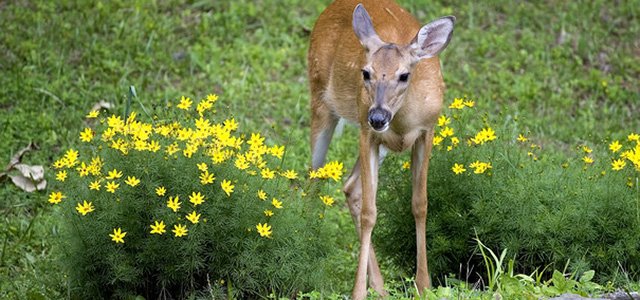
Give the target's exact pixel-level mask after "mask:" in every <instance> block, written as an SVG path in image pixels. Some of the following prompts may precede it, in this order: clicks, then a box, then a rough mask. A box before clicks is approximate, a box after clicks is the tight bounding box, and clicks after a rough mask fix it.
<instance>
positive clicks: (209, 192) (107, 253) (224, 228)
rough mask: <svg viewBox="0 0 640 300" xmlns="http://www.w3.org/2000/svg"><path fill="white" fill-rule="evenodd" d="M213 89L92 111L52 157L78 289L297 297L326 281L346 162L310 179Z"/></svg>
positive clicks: (83, 293)
mask: <svg viewBox="0 0 640 300" xmlns="http://www.w3.org/2000/svg"><path fill="white" fill-rule="evenodd" d="M216 101H217V96H215V95H209V96H207V97H206V98H205V99H202V100H201V101H200V102H199V103H198V104H197V105H196V104H194V103H193V101H192V100H191V99H190V98H186V97H182V98H181V99H180V101H179V103H177V105H175V107H172V106H171V105H167V106H166V107H162V108H160V109H158V110H157V111H152V112H150V113H149V112H147V115H148V116H150V117H149V118H148V119H149V120H148V121H147V122H145V121H143V120H142V118H141V117H140V116H139V115H138V114H136V113H135V112H131V113H130V114H127V115H126V117H125V118H121V117H120V116H116V115H112V116H110V117H108V118H103V117H101V116H100V115H99V114H100V113H99V112H98V111H92V112H90V113H89V115H88V116H87V124H88V126H87V127H86V128H85V129H84V130H83V131H82V132H81V133H80V137H79V138H80V140H79V143H80V144H79V145H78V146H77V148H70V149H68V150H66V152H65V154H64V156H63V157H61V158H60V159H58V160H57V161H55V163H54V165H53V168H54V169H55V171H56V175H55V177H56V181H55V182H56V183H55V185H54V188H53V191H52V192H51V193H50V194H49V202H50V203H52V204H53V205H55V206H56V211H57V214H58V215H59V222H60V225H61V228H62V230H61V232H62V233H61V235H60V241H59V247H58V248H57V251H58V252H59V254H60V262H61V264H62V266H63V268H64V270H65V272H66V275H68V278H69V286H70V288H69V293H70V295H72V296H73V298H84V299H86V298H93V297H100V298H111V297H117V298H122V297H127V296H132V295H142V296H144V297H145V298H185V297H188V296H194V295H195V296H197V295H199V294H200V293H206V294H207V295H210V296H211V295H213V296H214V297H217V296H220V295H227V296H229V297H236V298H246V297H257V296H258V295H269V294H274V295H281V296H291V295H295V294H296V293H298V292H299V291H304V290H311V289H319V290H322V289H323V288H325V287H328V286H330V284H331V281H330V278H329V277H328V276H327V275H328V271H330V269H331V268H332V265H331V263H330V262H329V261H328V260H327V259H326V258H327V257H328V256H329V255H331V249H332V241H331V238H332V236H334V234H333V232H334V230H335V229H334V228H333V227H332V226H330V224H327V222H325V219H324V216H325V214H327V213H331V206H332V204H333V198H331V197H330V194H328V195H327V194H323V191H328V190H334V189H335V187H330V186H329V185H327V184H326V182H327V179H334V180H335V181H338V180H339V179H340V177H341V176H342V164H341V163H337V162H331V163H329V164H327V166H325V167H324V168H321V169H320V170H319V171H318V172H314V174H312V175H313V177H317V178H319V179H317V180H315V181H309V180H304V179H301V176H300V175H299V173H298V172H297V171H295V170H291V169H287V168H285V164H284V163H285V160H284V158H285V156H286V150H285V147H284V146H281V145H268V142H266V141H265V138H264V137H263V136H262V135H261V134H260V133H250V134H243V133H240V132H239V127H240V126H239V124H238V122H237V121H236V120H235V119H234V118H233V117H230V116H228V115H226V114H222V113H221V112H216V105H215V104H216Z"/></svg>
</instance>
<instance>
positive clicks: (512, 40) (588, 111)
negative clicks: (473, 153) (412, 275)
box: [0, 0, 640, 298]
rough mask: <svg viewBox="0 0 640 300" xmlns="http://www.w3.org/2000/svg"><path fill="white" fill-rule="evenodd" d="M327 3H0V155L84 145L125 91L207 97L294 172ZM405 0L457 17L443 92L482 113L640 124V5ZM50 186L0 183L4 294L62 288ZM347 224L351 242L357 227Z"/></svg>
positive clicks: (536, 125) (593, 125)
mask: <svg viewBox="0 0 640 300" xmlns="http://www.w3.org/2000/svg"><path fill="white" fill-rule="evenodd" d="M328 2H329V1H319V0H314V1H299V0H284V1H278V2H273V1H228V2H227V1H197V0H194V1H144V0H137V1H123V0H121V1H103V2H97V3H94V2H93V1H80V0H76V1H72V0H68V1H26V0H22V1H11V2H3V3H0V28H2V34H0V128H2V130H1V131H0V141H2V143H0V154H2V155H1V158H2V161H3V162H8V160H9V158H10V157H11V156H12V155H13V153H15V152H17V151H18V150H19V149H20V148H22V147H24V146H26V145H27V144H28V143H29V142H30V141H34V142H36V143H37V144H38V145H39V146H40V150H39V151H36V152H33V153H30V154H28V155H27V156H25V158H24V161H25V162H26V163H29V164H43V165H49V164H50V163H51V162H52V159H53V157H58V156H59V155H60V151H61V149H62V148H63V147H65V146H67V145H72V144H76V143H78V142H79V140H78V138H77V136H78V131H79V130H80V129H81V127H82V126H83V116H84V115H85V114H86V112H88V111H89V110H90V109H91V107H92V106H93V104H94V103H96V102H98V101H101V100H106V101H108V102H112V103H114V104H115V109H114V110H113V112H115V113H122V112H123V111H124V106H125V105H124V103H125V101H126V95H127V91H128V87H129V86H130V85H133V86H135V87H136V90H137V92H138V96H139V98H138V101H137V102H135V103H134V106H135V108H136V109H137V110H143V108H144V107H154V106H157V105H164V103H165V102H166V101H175V99H177V98H178V97H179V96H181V95H187V96H192V97H197V96H202V95H204V94H206V93H209V92H214V93H217V94H219V95H220V97H221V99H224V100H226V101H225V103H227V104H228V105H229V106H230V111H233V112H234V113H235V114H236V115H235V117H236V118H238V119H241V120H242V124H244V126H245V127H246V128H251V129H252V130H259V131H262V132H264V133H266V134H267V138H268V139H270V140H272V141H273V142H276V143H279V144H285V145H287V146H288V153H287V159H289V160H290V163H291V166H292V167H297V168H300V169H302V168H304V167H305V166H307V165H308V161H309V154H308V152H309V149H308V148H309V146H308V144H307V142H306V141H307V140H308V133H309V130H308V125H309V113H308V91H307V84H306V66H305V55H306V49H307V42H308V41H307V40H308V35H309V31H310V30H311V28H312V26H313V22H314V20H315V18H317V16H318V15H319V13H320V12H321V11H322V9H324V7H326V5H327V4H328ZM399 2H401V3H402V4H403V5H404V6H405V7H406V8H407V9H408V10H409V11H411V12H413V13H414V15H416V16H417V17H418V18H419V19H420V20H422V21H423V22H426V21H428V20H431V19H434V18H436V17H438V16H441V15H447V14H453V15H455V16H456V17H457V20H458V21H457V25H456V29H455V33H454V38H453V40H452V42H451V44H450V45H449V48H448V49H447V50H446V51H445V52H444V53H443V55H442V56H441V58H442V61H443V67H444V69H443V70H444V76H445V82H446V83H447V87H448V90H447V93H446V101H448V102H450V101H451V100H452V99H453V97H460V96H462V95H468V96H469V97H471V98H472V99H474V100H476V103H477V105H478V107H479V108H480V109H481V110H482V111H487V112H489V113H488V115H487V116H486V117H487V118H489V119H491V120H494V121H496V120H498V121H499V122H500V120H509V119H518V120H519V124H520V125H521V126H522V128H521V129H522V131H523V132H528V133H529V135H530V136H533V137H535V138H536V139H537V140H539V141H542V146H543V147H545V148H548V149H552V150H553V151H558V152H563V151H568V149H570V148H572V147H574V146H575V145H576V144H577V143H579V142H601V141H603V140H606V139H609V138H622V137H624V136H626V134H628V132H629V131H632V130H637V129H638V128H640V119H639V118H638V117H637V114H638V111H640V102H639V101H638V100H639V97H640V90H639V87H638V85H637V79H638V78H640V64H638V63H637V62H638V60H639V58H640V53H639V52H638V50H637V49H638V38H637V37H638V35H639V34H640V23H638V22H637V21H636V20H638V16H639V13H640V5H639V4H640V3H639V2H638V1H621V2H620V3H618V4H617V5H610V4H609V3H608V2H606V1H574V2H558V1H545V2H513V1H494V2H491V3H488V4H487V3H483V4H482V5H480V4H475V3H469V2H467V1H457V0H456V1H438V2H435V3H434V2H429V3H426V2H424V1H417V0H416V1H409V0H406V1H399ZM355 134H356V129H354V128H352V127H347V128H346V129H345V132H344V134H343V135H342V136H341V137H338V138H336V139H335V141H334V144H333V145H332V148H331V150H330V154H329V155H330V157H329V158H330V159H338V160H341V161H345V165H346V166H349V165H351V164H352V163H353V161H354V160H355V157H354V149H355V147H356V145H357V144H356V141H355V139H353V138H350V137H353V136H355ZM44 195H45V194H44V193H34V194H27V193H24V192H21V191H19V190H18V189H17V188H15V187H14V186H12V185H11V184H10V183H8V182H6V181H5V182H4V184H2V185H1V186H0V199H4V201H2V203H0V215H1V218H2V221H1V222H2V224H3V226H2V232H1V234H2V235H1V236H0V242H1V243H2V248H1V249H2V253H1V254H0V282H1V283H0V290H1V291H2V292H0V295H3V296H4V295H7V296H12V297H16V296H18V295H31V296H32V297H33V298H38V297H40V296H43V297H53V298H56V297H58V296H60V295H61V293H63V291H64V285H65V280H64V278H63V277H61V275H60V274H58V273H57V272H56V270H55V268H54V267H53V265H52V264H51V253H50V249H51V248H50V244H51V241H52V240H53V239H55V238H56V230H57V229H56V224H55V222H54V220H53V219H52V218H51V215H50V211H51V210H50V208H49V207H48V206H47V205H45V204H44V203H45V200H44V199H45V196H44ZM347 220H348V217H347ZM342 223H343V224H341V225H343V226H344V227H345V229H344V230H345V232H348V233H349V234H352V236H350V237H349V238H348V239H349V240H351V241H352V242H351V243H353V242H355V234H354V231H353V229H352V227H351V224H350V223H349V222H348V221H345V222H342ZM345 247H347V248H348V246H345ZM351 259H352V258H350V257H345V263H352V262H351Z"/></svg>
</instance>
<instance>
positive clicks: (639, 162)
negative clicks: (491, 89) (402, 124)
mask: <svg viewBox="0 0 640 300" xmlns="http://www.w3.org/2000/svg"><path fill="white" fill-rule="evenodd" d="M466 101H467V103H468V104H469V105H467V106H465V105H464V104H463V103H465V100H461V99H456V101H454V103H453V104H452V106H451V107H449V110H446V111H445V114H444V115H443V117H441V119H440V122H439V126H438V127H437V132H436V139H435V141H434V145H435V146H434V151H433V155H432V159H431V166H430V174H429V183H428V187H429V188H428V193H429V210H428V218H427V222H428V223H427V241H428V255H429V265H430V271H431V272H432V274H433V275H437V277H438V278H439V279H443V276H445V275H447V274H459V275H461V276H471V277H472V278H473V277H475V274H477V273H482V272H481V270H484V267H482V266H480V265H481V264H482V261H481V258H480V257H479V256H478V255H477V254H478V252H477V245H476V243H475V242H473V240H474V238H475V233H476V232H477V235H478V238H479V239H480V240H482V241H483V243H484V244H485V245H486V246H487V247H488V248H490V249H508V251H509V253H510V254H513V255H515V257H516V260H515V261H516V262H517V263H516V266H515V269H516V271H519V272H523V273H527V274H529V273H531V272H533V271H534V270H535V269H537V268H540V269H542V268H544V267H545V266H548V265H551V268H549V270H553V269H554V268H560V269H562V267H563V266H564V265H565V264H567V262H569V269H570V270H571V271H574V272H577V274H581V273H582V272H585V271H587V270H590V269H593V270H595V271H596V274H598V276H599V279H600V280H609V279H614V280H615V279H616V276H618V275H620V271H624V272H626V273H627V274H628V275H631V277H632V278H638V276H639V275H640V245H639V244H638V243H637V241H638V240H639V239H640V192H639V189H638V177H639V175H640V138H639V137H638V135H637V134H634V133H631V134H630V135H629V136H628V137H626V138H625V139H619V140H615V141H606V142H604V143H603V144H602V145H592V146H593V149H592V148H591V147H589V146H587V145H578V146H577V147H576V150H572V151H570V153H554V152H551V151H547V150H546V149H543V148H542V146H541V145H540V144H539V143H534V142H533V141H532V139H533V138H529V137H526V136H525V135H526V134H525V133H524V132H522V131H520V130H519V129H518V123H517V121H516V120H507V121H505V122H504V125H503V126H502V127H499V128H497V129H496V131H497V132H493V131H494V129H493V128H492V127H491V126H490V124H488V122H487V120H486V118H484V119H483V120H482V123H483V124H484V125H483V126H482V127H481V128H478V127H475V126H473V124H477V123H479V122H477V120H474V119H473V118H474V116H477V115H480V114H479V112H477V111H476V110H475V109H474V108H473V107H470V106H473V102H472V101H469V100H466ZM474 127H475V128H474ZM388 160H389V161H386V162H385V165H384V166H383V170H384V171H383V172H384V174H385V176H381V177H380V178H381V179H380V181H381V182H380V189H381V191H380V193H379V194H380V197H379V204H378V207H379V212H380V217H379V219H378V220H379V221H378V222H379V224H380V225H379V226H377V227H376V232H375V239H376V240H375V244H376V246H377V247H378V249H379V250H380V252H381V256H383V257H384V256H389V257H391V259H392V261H393V262H394V263H395V264H397V265H398V266H400V267H401V268H402V269H403V270H405V271H406V272H408V273H411V272H412V268H413V267H414V264H415V262H414V261H413V259H409V258H412V257H413V256H412V255H411V253H414V254H415V236H414V235H415V231H414V228H415V225H414V223H413V217H412V215H411V205H410V199H411V183H410V182H411V181H410V172H408V171H407V170H405V169H403V168H402V167H400V166H401V165H403V159H402V158H398V157H390V158H388ZM405 165H406V162H405ZM456 172H458V173H456ZM467 272H468V273H469V274H467Z"/></svg>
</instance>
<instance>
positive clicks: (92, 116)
mask: <svg viewBox="0 0 640 300" xmlns="http://www.w3.org/2000/svg"><path fill="white" fill-rule="evenodd" d="M98 115H100V111H98V110H92V111H90V112H89V113H88V114H87V115H86V116H85V118H87V119H95V118H97V117H98Z"/></svg>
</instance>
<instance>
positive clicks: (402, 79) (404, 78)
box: [398, 73, 409, 82]
mask: <svg viewBox="0 0 640 300" xmlns="http://www.w3.org/2000/svg"><path fill="white" fill-rule="evenodd" d="M407 80H409V73H402V74H400V77H399V78H398V81H400V82H407Z"/></svg>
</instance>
